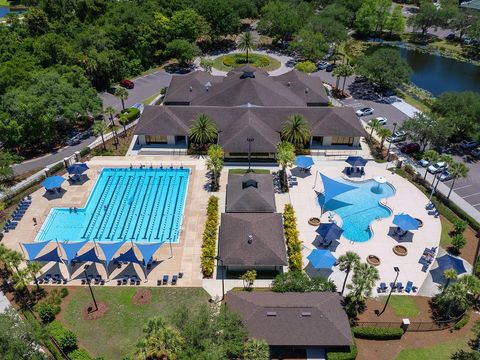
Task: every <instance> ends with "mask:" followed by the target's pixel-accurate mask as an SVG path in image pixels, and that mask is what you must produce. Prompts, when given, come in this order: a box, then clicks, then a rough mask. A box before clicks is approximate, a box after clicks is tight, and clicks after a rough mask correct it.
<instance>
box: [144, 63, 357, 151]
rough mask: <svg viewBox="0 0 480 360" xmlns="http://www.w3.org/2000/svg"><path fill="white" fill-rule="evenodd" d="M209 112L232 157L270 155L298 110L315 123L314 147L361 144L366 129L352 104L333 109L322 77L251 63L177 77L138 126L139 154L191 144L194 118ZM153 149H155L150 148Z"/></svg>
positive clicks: (346, 146) (221, 140) (219, 139)
mask: <svg viewBox="0 0 480 360" xmlns="http://www.w3.org/2000/svg"><path fill="white" fill-rule="evenodd" d="M200 114H205V115H207V116H208V117H209V118H210V119H212V121H213V122H215V124H216V126H217V128H218V130H219V134H218V139H217V142H218V144H219V145H220V146H222V147H223V149H224V151H225V154H226V156H227V157H243V156H245V154H246V153H247V152H248V145H249V142H247V140H246V139H247V138H249V139H254V141H253V142H250V145H251V152H252V154H253V155H256V156H267V157H270V156H271V155H272V154H274V153H275V147H276V145H277V143H278V142H280V130H281V128H282V125H283V124H284V123H285V121H286V120H287V119H288V118H289V117H290V116H291V115H294V114H300V115H302V116H303V117H304V118H305V119H306V120H307V121H308V122H309V124H310V130H311V134H312V137H311V139H310V147H311V148H312V149H332V148H338V149H345V148H347V149H348V148H359V147H360V138H361V137H363V136H364V129H363V126H362V124H361V123H360V120H359V119H358V118H357V116H356V115H355V112H354V110H353V109H352V108H350V107H330V106H329V98H328V96H327V93H326V91H325V88H324V86H323V84H322V82H321V80H320V78H317V77H311V76H310V75H307V74H304V73H301V72H299V71H297V70H291V71H290V72H288V73H285V74H283V75H280V76H269V75H268V74H267V73H266V72H265V71H263V70H260V69H256V68H254V67H251V66H249V65H246V66H243V67H241V68H238V69H235V70H232V71H230V72H229V73H228V74H227V76H213V75H211V74H209V73H206V72H203V71H195V72H192V73H190V74H188V75H181V76H174V77H173V78H172V81H171V83H170V86H169V88H168V90H167V93H166V95H165V98H164V102H163V106H145V109H144V112H143V114H142V116H141V117H140V120H139V123H138V125H137V126H136V129H135V135H136V136H137V137H136V149H137V150H138V151H139V154H141V155H142V154H151V153H152V152H151V150H154V149H159V148H167V149H168V148H177V149H178V148H180V149H181V148H183V149H186V148H188V131H189V127H190V125H191V124H192V122H193V121H194V120H195V119H196V118H197V117H198V116H199V115H200ZM149 150H150V151H149Z"/></svg>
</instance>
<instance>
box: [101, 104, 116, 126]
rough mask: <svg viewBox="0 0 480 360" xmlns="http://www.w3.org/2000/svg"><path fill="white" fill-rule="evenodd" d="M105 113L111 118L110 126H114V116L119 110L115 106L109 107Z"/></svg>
mask: <svg viewBox="0 0 480 360" xmlns="http://www.w3.org/2000/svg"><path fill="white" fill-rule="evenodd" d="M103 113H104V114H106V115H108V116H109V117H110V125H111V126H114V125H115V124H114V123H113V115H115V114H116V113H117V110H116V109H115V108H114V107H113V106H107V107H106V108H105V110H103Z"/></svg>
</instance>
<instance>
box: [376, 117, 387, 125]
mask: <svg viewBox="0 0 480 360" xmlns="http://www.w3.org/2000/svg"><path fill="white" fill-rule="evenodd" d="M375 120H378V123H379V124H380V125H387V122H388V120H387V118H385V117H381V116H379V117H376V118H375Z"/></svg>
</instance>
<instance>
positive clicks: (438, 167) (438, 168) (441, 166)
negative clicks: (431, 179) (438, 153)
mask: <svg viewBox="0 0 480 360" xmlns="http://www.w3.org/2000/svg"><path fill="white" fill-rule="evenodd" d="M447 168H448V164H447V163H446V162H444V161H440V162H437V163H435V164H431V165H430V166H429V167H428V168H427V170H428V172H429V173H430V174H438V173H440V172H442V171H443V170H446V169H447Z"/></svg>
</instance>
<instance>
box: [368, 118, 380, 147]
mask: <svg viewBox="0 0 480 360" xmlns="http://www.w3.org/2000/svg"><path fill="white" fill-rule="evenodd" d="M380 126H381V124H380V120H378V119H377V118H375V119H372V120H370V121H369V122H368V127H369V128H370V141H372V139H373V130H375V131H377V130H378V129H380Z"/></svg>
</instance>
